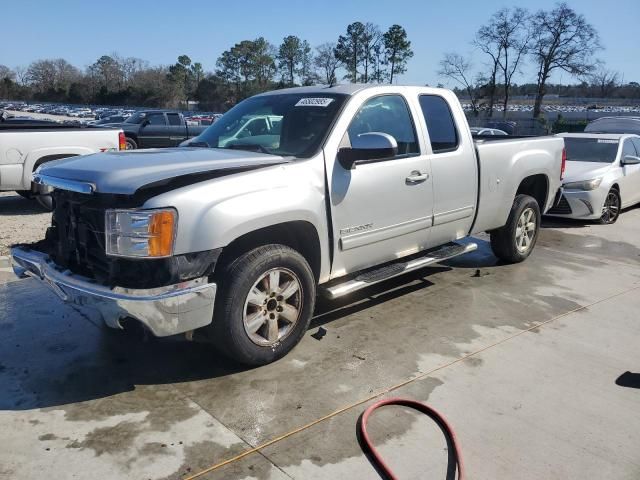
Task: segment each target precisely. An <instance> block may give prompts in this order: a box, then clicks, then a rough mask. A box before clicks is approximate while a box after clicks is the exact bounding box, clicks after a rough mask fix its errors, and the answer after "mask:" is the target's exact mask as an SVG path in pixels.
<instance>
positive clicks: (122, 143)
mask: <svg viewBox="0 0 640 480" xmlns="http://www.w3.org/2000/svg"><path fill="white" fill-rule="evenodd" d="M118 148H119V149H120V150H126V149H127V137H125V136H124V132H120V133H118ZM562 158H564V157H562ZM562 171H563V172H564V163H563V164H562Z"/></svg>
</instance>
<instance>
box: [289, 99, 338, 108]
mask: <svg viewBox="0 0 640 480" xmlns="http://www.w3.org/2000/svg"><path fill="white" fill-rule="evenodd" d="M333 100H334V99H333V98H326V97H325V98H321V97H320V98H313V97H309V98H301V99H300V100H298V103H296V107H327V106H329V104H330V103H331V102H333Z"/></svg>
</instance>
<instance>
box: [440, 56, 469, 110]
mask: <svg viewBox="0 0 640 480" xmlns="http://www.w3.org/2000/svg"><path fill="white" fill-rule="evenodd" d="M438 75H440V76H441V77H447V78H450V79H451V80H453V81H455V82H457V83H459V84H460V85H462V87H463V88H464V89H465V90H466V91H467V94H468V95H469V98H470V100H471V108H472V109H473V113H474V114H475V115H477V114H478V107H477V102H476V93H475V91H474V88H473V85H472V84H471V80H470V76H471V62H469V61H468V60H466V59H465V58H464V57H463V56H462V55H460V54H458V53H452V52H450V53H445V54H444V58H443V59H442V60H440V70H438Z"/></svg>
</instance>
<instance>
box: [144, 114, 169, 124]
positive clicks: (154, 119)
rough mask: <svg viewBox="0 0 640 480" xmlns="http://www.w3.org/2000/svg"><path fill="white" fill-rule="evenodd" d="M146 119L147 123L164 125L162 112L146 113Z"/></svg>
mask: <svg viewBox="0 0 640 480" xmlns="http://www.w3.org/2000/svg"><path fill="white" fill-rule="evenodd" d="M147 120H149V125H166V122H165V120H164V115H163V114H162V113H152V114H149V115H147Z"/></svg>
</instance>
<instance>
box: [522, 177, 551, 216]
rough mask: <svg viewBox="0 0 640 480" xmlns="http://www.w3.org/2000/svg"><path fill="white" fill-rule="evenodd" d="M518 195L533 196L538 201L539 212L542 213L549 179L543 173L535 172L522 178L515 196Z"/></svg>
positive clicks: (547, 192)
mask: <svg viewBox="0 0 640 480" xmlns="http://www.w3.org/2000/svg"><path fill="white" fill-rule="evenodd" d="M518 195H529V196H530V197H533V198H534V199H535V200H536V202H538V206H539V207H540V213H542V214H544V212H545V207H546V203H547V198H548V196H549V179H548V178H547V176H546V175H545V174H544V173H537V174H534V175H529V176H528V177H525V178H523V179H522V181H521V182H520V185H518V188H517V190H516V195H515V196H518Z"/></svg>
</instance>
